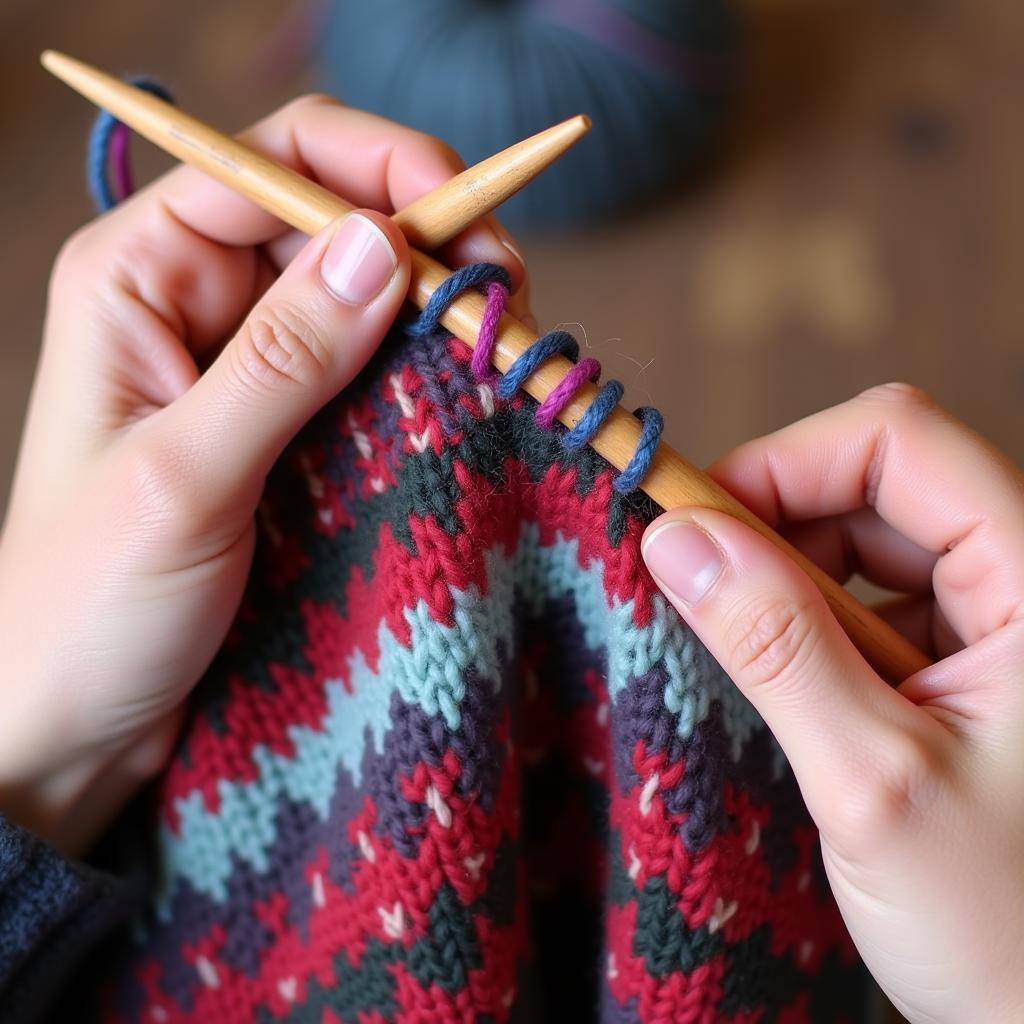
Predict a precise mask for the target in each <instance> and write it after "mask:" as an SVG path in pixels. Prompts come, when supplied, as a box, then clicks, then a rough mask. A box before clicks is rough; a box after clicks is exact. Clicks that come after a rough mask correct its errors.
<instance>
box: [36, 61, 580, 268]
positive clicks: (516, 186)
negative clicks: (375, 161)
mask: <svg viewBox="0 0 1024 1024" xmlns="http://www.w3.org/2000/svg"><path fill="white" fill-rule="evenodd" d="M40 59H41V61H42V64H43V67H45V68H46V69H47V71H50V72H51V73H52V74H54V75H56V76H57V78H59V79H61V81H63V82H65V83H66V84H67V85H69V86H71V88H72V89H74V90H75V91H76V92H80V93H81V94H82V95H83V96H86V97H87V98H88V99H90V100H92V101H93V102H94V103H95V104H96V105H97V106H100V107H103V108H104V109H105V110H109V111H110V112H111V113H112V114H113V115H114V116H115V117H116V118H118V120H120V121H123V122H124V123H125V124H127V125H129V126H130V127H131V128H133V129H134V130H135V131H136V132H138V133H139V134H140V135H142V136H144V137H145V138H147V139H149V141H150V142H153V143H155V144H156V145H157V146H159V147H160V148H161V149H163V150H166V151H167V152H168V153H170V154H171V155H172V156H176V157H177V158H178V159H179V160H183V161H184V162H185V163H189V164H193V165H194V166H196V167H198V168H200V169H201V170H203V171H205V172H206V173H207V174H209V175H210V176H211V177H214V178H216V179H217V180H218V181H220V182H222V183H223V184H225V185H227V186H228V187H229V188H231V189H232V190H234V191H235V192H238V193H240V194H241V195H243V196H245V197H246V198H247V199H251V200H252V201H253V202H254V203H256V204H257V205H258V206H262V207H263V209H265V210H268V211H269V212H271V213H273V214H275V215H276V216H278V217H280V218H281V220H283V221H286V222H287V223H288V224H291V225H292V226H293V227H296V228H298V229H299V230H300V231H304V232H306V234H309V235H315V234H316V233H317V232H318V231H319V230H320V229H321V228H323V227H325V226H326V225H327V224H330V222H331V221H333V220H337V219H338V218H339V217H341V216H343V215H344V214H346V213H349V212H350V211H351V210H354V209H355V207H354V206H353V205H352V204H351V203H348V202H346V201H345V200H344V199H342V198H340V197H339V196H337V195H335V194H334V193H333V192H330V191H328V190H327V189H326V188H323V187H322V186H321V185H317V184H316V183H315V182H312V181H310V180H309V179H308V178H305V177H303V176H302V175H301V174H299V173H297V172H296V171H293V170H292V169H291V168H290V167H284V166H282V165H281V164H278V163H275V162H274V161H273V160H270V159H268V158H267V157H265V156H263V154H262V153H258V152H256V150H254V149H250V148H249V147H248V146H246V145H245V144H244V143H241V142H239V141H238V140H237V139H233V138H231V137H230V136H228V135H224V134H223V133H222V132H219V131H217V130H216V129H214V128H211V127H210V126H209V125H207V124H204V123H203V122H202V121H199V120H198V119H196V118H194V117H192V116H190V115H189V114H186V113H185V112H184V111H183V110H181V109H179V108H178V107H176V106H174V105H173V104H171V103H167V102H165V101H164V100H162V99H160V98H159V97H158V96H154V95H152V93H148V92H146V91H145V90H143V89H137V88H135V87H134V86H132V85H128V84H127V83H125V82H122V81H121V80H120V79H117V78H114V77H113V76H112V75H107V74H105V73H104V72H102V71H99V70H97V69H96V68H94V67H91V66H90V65H88V64H85V63H83V62H82V61H79V60H75V59H74V58H73V57H68V56H67V55H66V54H63V53H57V52H56V51H55V50H46V51H45V52H44V53H43V55H42V57H41V58H40ZM588 131H590V118H589V117H587V116H586V115H584V114H578V115H577V116H576V117H570V118H569V119H568V120H566V121H562V122H561V123H560V124H556V125H553V126H552V127H551V128H547V129H545V130H544V131H542V132H538V133H537V134H536V135H531V136H530V137H529V138H528V139H524V140H523V141H522V142H517V143H516V144H515V145H514V146H510V147H509V148H508V149H505V150H502V152H500V153H496V154H495V155H494V156H492V157H488V158H487V159H486V160H483V161H481V162H480V163H478V164H475V165H474V166H473V167H470V168H469V169H468V170H465V171H463V172H462V173H461V174H457V175H456V176H455V177H454V178H451V179H449V180H448V181H447V182H445V183H444V184H443V185H441V186H439V187H438V188H436V189H434V191H433V192H431V193H429V194H428V195H425V196H423V197H421V198H420V199H417V200H416V201H415V202H414V203H411V204H410V205H409V206H407V207H405V209H403V210H401V211H400V212H398V213H396V214H395V215H394V216H393V217H392V220H394V222H395V223H396V224H397V225H398V226H399V228H401V230H402V233H403V234H404V235H405V237H406V238H408V240H409V242H410V244H412V245H415V246H418V247H419V248H421V249H436V248H437V247H438V246H440V245H443V244H444V243H445V242H447V241H449V240H450V239H452V238H454V237H455V236H456V235H457V234H459V233H460V232H461V231H463V230H464V229H465V228H468V227H469V226H470V225H471V224H473V223H475V222H476V221H478V220H479V219H480V218H481V217H483V216H484V215H485V214H487V213H490V211H491V210H493V209H494V208H495V207H496V206H500V205H501V204H502V203H503V202H504V201H505V200H506V199H508V198H510V197H511V196H513V195H515V194H516V193H517V192H518V191H519V190H520V189H521V188H523V186H524V185H526V184H527V183H529V182H530V181H532V180H533V178H535V177H536V176H537V175H538V174H540V172H541V171H543V170H544V169H545V168H546V167H548V166H549V165H550V164H552V163H554V161H555V160H557V159H558V158H559V157H560V156H561V155H562V154H563V153H565V151H566V150H568V149H569V148H570V147H571V146H573V145H574V144H575V143H576V142H578V141H579V140H580V139H581V138H583V136H584V135H586V134H587V132H588Z"/></svg>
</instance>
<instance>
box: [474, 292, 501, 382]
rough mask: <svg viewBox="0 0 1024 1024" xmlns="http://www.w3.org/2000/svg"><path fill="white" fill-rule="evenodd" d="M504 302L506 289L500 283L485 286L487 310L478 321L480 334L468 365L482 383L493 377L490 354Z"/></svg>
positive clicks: (496, 335)
mask: <svg viewBox="0 0 1024 1024" xmlns="http://www.w3.org/2000/svg"><path fill="white" fill-rule="evenodd" d="M506 302H508V289H507V288H506V287H505V286H504V285H503V284H502V283H501V282H500V281H492V282H491V283H490V284H489V285H488V286H487V308H486V309H485V310H484V316H483V319H482V320H481V321H480V333H479V334H478V335H477V339H476V348H474V349H473V357H472V359H471V360H470V363H469V365H470V369H472V371H473V373H474V375H475V376H476V377H477V378H479V379H480V380H482V381H489V380H492V379H493V378H494V377H495V373H494V369H493V368H492V367H491V354H492V353H493V352H494V342H495V340H496V339H497V337H498V323H499V322H500V321H501V314H502V313H504V312H505V303H506Z"/></svg>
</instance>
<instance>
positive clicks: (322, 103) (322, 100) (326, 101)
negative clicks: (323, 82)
mask: <svg viewBox="0 0 1024 1024" xmlns="http://www.w3.org/2000/svg"><path fill="white" fill-rule="evenodd" d="M337 106H340V104H339V103H338V101H337V99H336V98H335V97H334V96H330V95H328V94H327V93H325V92H306V93H303V94H302V95H301V96H296V97H295V99H293V100H289V102H288V103H286V104H285V105H284V107H283V108H282V110H283V112H284V113H286V114H302V113H303V112H304V111H307V110H309V109H311V108H313V107H337Z"/></svg>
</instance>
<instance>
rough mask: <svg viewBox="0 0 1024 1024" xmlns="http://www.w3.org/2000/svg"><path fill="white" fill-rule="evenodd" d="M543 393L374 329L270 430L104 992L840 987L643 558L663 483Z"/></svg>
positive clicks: (223, 1013)
mask: <svg viewBox="0 0 1024 1024" xmlns="http://www.w3.org/2000/svg"><path fill="white" fill-rule="evenodd" d="M535 408H536V405H535V403H534V402H533V400H532V399H530V398H528V397H526V396H523V395H522V394H519V395H517V396H516V397H515V398H513V399H512V400H511V401H502V400H499V399H498V398H496V396H495V393H494V390H493V389H492V387H491V385H490V384H489V383H481V381H480V380H479V379H478V378H476V377H475V376H474V375H473V373H472V372H471V368H470V349H469V348H468V347H467V346H466V345H464V344H463V343H462V342H461V341H458V340H456V339H454V338H451V337H450V336H449V335H446V334H444V333H435V334H433V335H430V336H428V337H426V338H421V339H417V340H415V341H411V340H410V339H409V338H408V337H407V336H405V335H404V333H403V332H402V331H400V330H396V331H395V332H393V334H392V337H391V338H390V339H389V341H388V342H387V343H386V344H385V346H384V348H383V349H382V350H381V351H380V352H379V353H378V355H377V357H376V358H375V359H374V361H373V363H372V364H371V365H370V366H369V367H368V368H367V369H366V370H365V371H364V372H363V374H362V375H361V377H360V378H359V380H358V381H357V382H356V383H355V384H354V385H353V386H352V387H350V388H349V389H348V390H346V391H345V392H344V393H343V394H342V395H341V396H340V397H339V398H337V399H336V400H335V401H334V402H332V403H331V404H330V405H329V406H327V407H326V408H325V409H324V410H322V412H321V413H320V414H319V416H318V417H317V418H316V419H315V420H314V421H313V422H312V423H310V424H309V425H308V427H307V428H306V429H305V430H304V431H303V433H302V434H301V435H300V436H299V437H298V438H297V439H296V441H295V442H294V443H293V444H292V445H291V446H290V448H289V449H288V450H287V452H286V453H285V455H284V456H283V457H282V459H281V460H280V462H279V463H278V465H277V466H276V468H275V470H274V471H273V473H272V475H271V477H270V479H269V481H268V485H267V490H266V495H265V499H264V502H263V504H262V507H261V509H260V514H259V526H260V536H259V542H258V547H257V554H256V561H255V564H254V568H253V572H252V576H251V579H250V582H249V586H248V590H247V593H246V596H245V599H244V602H243V605H242V608H241V610H240V612H239V614H238V617H237V620H236V622H235V624H234V626H233V628H232V631H231V634H230V636H229V637H228V640H227V641H226V643H225V645H224V648H223V650H222V652H221V653H220V655H219V656H218V658H217V660H216V662H215V663H214V665H213V666H212V667H211V669H210V671H209V672H208V674H207V675H206V677H205V678H204V680H203V681H202V682H201V683H200V685H199V687H198V689H197V691H196V693H195V697H194V701H193V705H192V711H191V716H190V718H189V720H188V722H187V725H186V727H185V731H184V733H183V735H182V739H181V741H180V744H179V747H178V750H177V752H176V754H175V756H174V758H173V760H172V762H171V763H170V765H169V766H168V768H167V770H166V772H165V774H164V775H163V777H162V779H161V780H160V781H159V785H158V787H157V788H156V791H155V792H154V793H153V794H151V799H150V800H149V801H148V802H147V803H146V805H145V807H144V812H145V813H144V814H142V815H136V816H135V818H134V819H133V821H132V822H130V823H126V827H127V824H131V825H133V826H135V827H137V826H139V824H140V823H141V825H142V826H143V828H144V829H145V830H148V833H149V834H150V835H151V837H155V842H154V844H153V845H154V846H155V850H154V852H153V863H154V867H155V872H154V878H155V882H154V886H153V891H152V898H151V900H150V903H149V906H148V910H147V912H146V913H145V915H143V916H142V917H140V918H139V919H138V920H137V921H136V922H134V924H133V926H132V928H131V934H130V935H126V936H125V937H123V939H122V940H121V941H119V942H118V943H115V944H110V945H108V946H107V947H106V948H104V949H103V950H101V953H100V956H99V957H97V958H95V959H94V960H93V961H91V962H90V964H89V965H88V967H87V969H86V970H84V971H83V972H82V982H83V983H82V985H81V986H80V987H79V991H87V990H88V991H98V992H99V993H100V995H99V996H97V997H96V998H98V999H99V1003H100V1005H99V1016H100V1017H102V1018H103V1019H106V1020H109V1021H125V1022H129V1021H130V1022H141V1024H186V1022H189V1024H193V1022H195V1024H200V1022H202V1024H208V1022H226V1024H242V1022H250V1021H255V1022H262V1024H269V1022H274V1021H289V1022H295V1024H298V1022H303V1024H384V1022H387V1021H396V1022H399V1024H428V1022H443V1024H449V1022H466V1024H468V1022H480V1024H484V1022H487V1024H505V1022H513V1021H515V1022H539V1021H602V1022H604V1024H697V1022H701V1024H706V1022H712V1021H714V1022H728V1024H754V1022H759V1024H797V1022H800V1021H814V1022H819V1021H859V1020H863V1019H864V1012H865V1011H864V1009H863V1006H864V999H865V996H866V985H865V981H866V975H865V973H864V970H863V967H862V965H861V964H860V961H859V960H858V959H857V957H856V954H855V952H854V949H853V946H852V943H851V942H850V940H849V938H848V936H847V934H846V932H845V930H844V928H843V925H842V922H841V920H840V917H839V914H838V912H837V909H836V907H835V904H834V903H833V901H832V899H831V896H830V894H829V890H828V887H827V884H826V880H825V877H824V872H823V869H822V866H821V862H820V854H819V848H818V840H817V834H816V831H815V829H814V827H813V825H812V824H811V822H810V820H809V819H808V817H807V814H806V811H805V810H804V808H803V804H802V802H801V800H800V795H799V792H798V789H797V786H796V784H795V782H794V779H793V776H792V774H791V773H790V770H789V768H788V766H787V764H786V762H785V760H784V758H783V756H782V754H781V752H780V750H779V748H778V747H777V745H776V744H775V742H774V740H773V739H772V737H771V736H770V734H769V733H768V731H767V730H766V728H765V726H764V724H763V723H762V722H761V720H760V719H759V718H758V716H757V714H756V713H755V712H754V710H753V709H752V708H751V706H750V705H749V704H748V703H747V702H746V700H745V699H744V698H743V697H742V696H741V694H740V692H739V691H738V690H737V689H736V688H735V687H734V686H733V685H732V683H731V682H730V681H729V679H728V678H727V677H726V676H725V675H724V674H723V672H722V671H721V669H720V668H719V667H718V666H717V664H716V663H715V662H714V661H713V660H712V658H711V657H710V656H709V655H708V654H707V652H706V651H705V650H704V648H703V647H702V646H701V644H700V643H699V642H698V641H697V640H696V639H695V637H694V636H693V634H692V633H691V632H690V631H689V630H688V628H687V627H686V626H685V625H684V624H683V622H682V621H681V620H680V619H679V617H678V616H677V614H676V613H675V611H674V610H673V609H672V608H671V607H670V606H669V605H668V604H667V602H666V601H665V600H664V599H663V598H662V597H661V595H660V594H659V593H658V592H657V590H656V588H655V587H654V586H653V584H652V582H651V580H650V578H649V576H648V574H647V572H646V569H645V568H644V565H643V562H642V561H641V558H640V553H639V549H640V538H641V534H642V532H643V529H644V527H645V525H646V524H647V523H648V522H649V521H650V519H651V518H652V517H653V515H654V514H655V513H656V511H657V510H656V509H655V507H654V506H653V505H652V504H651V503H650V502H649V501H648V500H647V499H646V498H644V497H643V496H642V495H640V494H639V492H634V493H633V494H631V495H621V494H618V493H617V492H616V491H615V490H614V489H613V487H612V481H613V479H614V477H615V474H616V470H615V469H614V468H613V467H611V466H609V465H608V464H607V463H605V462H604V461H603V460H602V459H601V458H600V456H598V455H596V454H595V453H594V452H593V451H592V450H590V449H589V448H582V449H579V450H576V451H571V452H570V451H568V450H566V449H565V448H564V447H563V446H562V445H561V444H560V441H559V435H558V433H557V431H558V430H561V429H562V428H560V427H558V428H556V430H554V431H552V430H545V429H542V428H541V427H540V426H538V425H537V423H536V422H535V419H534V411H535ZM103 979H105V980H103ZM75 998H76V1000H79V1001H77V1002H76V1003H75V1004H74V1005H75V1008H76V1015H75V1016H74V1017H61V1018H59V1019H69V1020H70V1019H82V1015H83V1013H84V1002H83V1001H81V1000H84V999H85V998H86V997H85V996H76V997H75ZM90 998H91V997H90Z"/></svg>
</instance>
